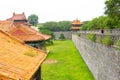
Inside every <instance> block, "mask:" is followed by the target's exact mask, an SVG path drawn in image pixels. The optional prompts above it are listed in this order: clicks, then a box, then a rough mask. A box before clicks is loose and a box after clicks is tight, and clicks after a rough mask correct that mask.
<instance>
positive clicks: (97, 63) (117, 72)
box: [72, 34, 120, 80]
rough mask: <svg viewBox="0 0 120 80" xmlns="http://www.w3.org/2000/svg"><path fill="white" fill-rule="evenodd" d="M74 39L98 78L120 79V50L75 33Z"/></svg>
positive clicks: (101, 79)
mask: <svg viewBox="0 0 120 80" xmlns="http://www.w3.org/2000/svg"><path fill="white" fill-rule="evenodd" d="M72 40H73V42H74V43H75V45H76V47H77V49H78V50H79V52H80V54H81V55H82V57H83V59H84V60H85V62H86V64H87V65H88V67H89V69H90V70H91V72H92V73H93V75H94V77H95V79H96V80H120V52H118V51H117V50H116V49H115V48H113V47H107V46H104V45H102V44H99V43H94V42H92V41H90V40H87V39H85V38H80V37H78V36H77V35H75V34H73V35H72Z"/></svg>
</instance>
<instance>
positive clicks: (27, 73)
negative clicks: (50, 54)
mask: <svg viewBox="0 0 120 80" xmlns="http://www.w3.org/2000/svg"><path fill="white" fill-rule="evenodd" d="M0 44H1V45H0V78H1V76H4V77H3V78H9V79H12V80H30V79H31V77H32V76H33V75H34V73H35V72H36V70H37V69H38V67H39V66H40V65H41V64H42V62H43V61H44V59H45V58H46V53H45V52H44V51H42V50H38V49H35V48H33V47H30V46H28V45H26V44H25V43H23V42H20V41H19V40H17V39H15V38H14V37H12V36H10V35H8V34H7V33H4V32H3V31H0ZM3 80H6V79H3Z"/></svg>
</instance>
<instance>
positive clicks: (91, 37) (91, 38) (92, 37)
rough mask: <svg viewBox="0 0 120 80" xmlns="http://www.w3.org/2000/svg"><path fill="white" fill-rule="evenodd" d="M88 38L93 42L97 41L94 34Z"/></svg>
mask: <svg viewBox="0 0 120 80" xmlns="http://www.w3.org/2000/svg"><path fill="white" fill-rule="evenodd" d="M87 38H88V39H90V40H91V41H93V42H95V41H96V36H95V34H94V33H92V34H88V35H87Z"/></svg>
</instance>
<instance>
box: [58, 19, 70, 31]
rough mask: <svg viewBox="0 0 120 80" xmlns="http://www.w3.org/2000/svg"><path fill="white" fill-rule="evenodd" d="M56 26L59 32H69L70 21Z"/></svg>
mask: <svg viewBox="0 0 120 80" xmlns="http://www.w3.org/2000/svg"><path fill="white" fill-rule="evenodd" d="M58 26H59V28H60V31H69V30H70V27H71V21H59V22H58Z"/></svg>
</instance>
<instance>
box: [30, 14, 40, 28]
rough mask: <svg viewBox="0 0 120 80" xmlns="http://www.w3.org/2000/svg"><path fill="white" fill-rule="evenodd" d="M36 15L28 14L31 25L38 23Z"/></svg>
mask: <svg viewBox="0 0 120 80" xmlns="http://www.w3.org/2000/svg"><path fill="white" fill-rule="evenodd" d="M38 19H39V18H38V16H37V15H35V14H32V15H30V16H28V21H29V23H30V24H32V25H33V26H36V25H37V24H38Z"/></svg>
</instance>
